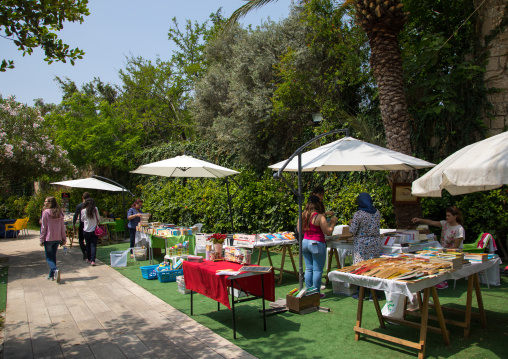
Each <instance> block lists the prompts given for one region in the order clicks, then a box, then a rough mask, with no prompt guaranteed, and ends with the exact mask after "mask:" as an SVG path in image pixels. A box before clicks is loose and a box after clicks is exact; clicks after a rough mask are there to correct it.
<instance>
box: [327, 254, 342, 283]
mask: <svg viewBox="0 0 508 359" xmlns="http://www.w3.org/2000/svg"><path fill="white" fill-rule="evenodd" d="M334 255H335V261H336V262H337V268H338V269H341V268H342V266H341V265H340V260H339V252H338V251H337V248H330V252H329V253H328V266H327V268H326V282H325V285H328V283H330V278H328V273H330V271H331V270H332V259H333V256H334Z"/></svg>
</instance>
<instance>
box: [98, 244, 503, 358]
mask: <svg viewBox="0 0 508 359" xmlns="http://www.w3.org/2000/svg"><path fill="white" fill-rule="evenodd" d="M128 246H129V244H128V243H121V244H117V245H111V246H107V247H99V248H98V258H99V259H100V260H101V261H103V262H104V263H106V264H109V253H110V252H111V251H112V250H125V249H127V248H128ZM257 255H258V252H257V250H256V251H255V253H254V254H253V258H256V259H257ZM271 257H272V260H273V263H274V265H275V266H278V265H279V263H280V259H281V255H280V254H277V253H275V254H273V255H272V256H271ZM162 258H163V257H162V256H161V257H156V259H158V260H159V261H160V260H162ZM295 260H296V261H298V258H297V256H296V255H295ZM148 264H149V263H148V261H144V262H135V261H134V260H132V259H130V258H129V259H128V265H127V267H125V268H116V269H117V270H118V271H119V272H120V273H122V274H123V275H125V276H126V277H127V278H129V279H131V280H132V281H133V282H135V283H137V284H139V285H141V286H142V287H143V288H145V289H147V290H148V291H150V292H151V293H153V294H154V295H156V296H157V297H159V298H161V299H162V300H164V301H165V302H166V303H168V304H170V305H171V306H173V307H174V308H176V309H178V310H180V311H181V312H183V313H185V314H187V315H190V296H189V295H183V294H181V293H179V292H178V291H177V285H176V283H175V282H170V283H160V282H159V281H158V280H145V279H143V278H142V276H141V270H140V269H139V267H140V266H142V265H148ZM261 265H268V260H267V258H266V257H262V260H261ZM297 265H298V263H297ZM286 266H287V267H286V268H289V267H290V261H289V260H288V259H286ZM276 274H278V273H276ZM501 278H502V279H501V281H502V283H501V286H500V287H493V286H491V289H490V290H489V289H487V286H486V285H483V284H482V285H481V287H482V296H483V303H484V307H485V310H486V313H487V323H488V328H487V329H483V328H482V327H481V325H480V323H479V321H478V320H477V319H476V318H475V317H473V319H472V325H471V334H470V337H469V338H468V339H465V338H464V335H463V333H464V331H463V329H461V328H459V327H456V326H452V325H448V326H447V327H448V330H449V331H450V340H451V345H450V346H449V347H447V346H446V345H444V343H443V340H442V337H441V335H439V334H434V333H431V332H429V333H428V334H427V348H426V357H428V358H431V357H433V358H500V357H506V355H507V350H506V348H507V346H506V340H508V305H506V303H507V300H508V289H507V288H508V278H507V277H501ZM323 281H324V278H323ZM450 282H451V285H450V288H448V289H445V290H441V291H439V296H440V301H441V303H442V304H443V305H447V306H451V307H457V308H464V306H465V303H466V289H467V288H466V281H465V280H459V281H457V287H456V289H453V281H450ZM297 286H298V280H297V279H296V278H295V276H293V275H291V274H284V278H283V281H282V285H278V284H276V286H275V297H276V298H285V297H286V293H288V292H289V291H290V290H291V289H293V288H295V287H297ZM331 287H332V286H331V284H329V285H328V287H327V289H325V290H324V291H323V293H325V294H326V298H325V299H323V300H321V306H322V307H328V308H330V312H329V313H323V312H314V313H310V314H306V315H299V314H293V313H290V312H286V313H282V314H277V315H273V316H269V317H268V318H267V331H266V332H264V331H263V321H262V317H261V315H260V313H259V309H260V308H261V302H260V301H258V300H255V301H251V302H247V303H243V304H240V305H238V306H235V309H236V314H237V321H236V323H237V324H236V326H237V339H236V340H235V339H233V330H232V326H233V322H232V317H231V311H229V310H227V309H226V308H225V307H223V306H222V305H221V310H220V311H217V303H216V302H215V301H213V300H211V299H209V298H206V297H204V296H202V295H195V296H194V315H193V316H192V318H193V319H195V320H196V321H197V322H199V323H201V324H203V325H205V326H206V327H208V328H210V329H211V330H213V331H214V332H216V333H217V334H219V335H221V336H222V337H224V338H226V339H228V340H230V341H231V342H233V343H234V344H236V345H238V346H239V347H241V348H242V349H244V350H246V351H247V352H249V353H250V354H252V355H254V356H256V357H258V358H262V359H265V358H267V359H272V358H273V359H276V358H277V359H278V358H296V357H300V358H335V357H340V358H369V359H370V358H387V357H389V358H393V359H395V358H414V357H415V355H416V350H413V349H410V348H407V347H404V346H401V345H396V344H393V343H389V342H385V341H382V340H378V339H375V338H371V337H362V339H361V340H360V341H358V342H356V341H355V339H354V332H353V327H354V326H355V323H356V311H357V306H358V302H357V301H356V300H354V299H353V298H350V297H345V296H340V295H335V294H333V291H332V289H331ZM384 303H385V302H384V300H383V301H381V303H380V304H381V306H383V305H384ZM267 305H268V303H267ZM476 308H477V306H476V297H475V296H474V294H473V311H476ZM431 314H434V315H435V313H434V312H433V311H431ZM445 316H446V317H447V318H453V319H457V320H460V319H461V317H454V316H450V314H449V313H445ZM408 318H409V317H408ZM414 319H415V320H416V321H417V320H419V319H418V318H414ZM429 325H433V326H438V323H437V322H434V321H430V320H429ZM362 327H364V328H367V329H372V330H375V331H378V332H380V333H385V334H389V335H394V336H397V337H400V338H403V339H406V340H410V341H414V342H418V340H419V330H417V329H414V328H409V327H406V326H395V325H389V324H387V328H386V329H381V328H379V322H378V319H377V316H376V313H375V310H374V304H373V303H372V302H368V301H366V302H365V303H364V310H363V321H362Z"/></svg>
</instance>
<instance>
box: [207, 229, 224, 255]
mask: <svg viewBox="0 0 508 359" xmlns="http://www.w3.org/2000/svg"><path fill="white" fill-rule="evenodd" d="M225 239H226V235H225V234H220V233H214V234H212V235H211V236H210V237H208V239H207V241H210V242H211V243H212V244H213V246H214V247H215V257H216V258H222V245H223V244H224V240H225Z"/></svg>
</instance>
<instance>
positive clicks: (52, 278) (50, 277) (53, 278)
mask: <svg viewBox="0 0 508 359" xmlns="http://www.w3.org/2000/svg"><path fill="white" fill-rule="evenodd" d="M46 279H47V280H55V277H52V276H50V275H48V276H47V277H46Z"/></svg>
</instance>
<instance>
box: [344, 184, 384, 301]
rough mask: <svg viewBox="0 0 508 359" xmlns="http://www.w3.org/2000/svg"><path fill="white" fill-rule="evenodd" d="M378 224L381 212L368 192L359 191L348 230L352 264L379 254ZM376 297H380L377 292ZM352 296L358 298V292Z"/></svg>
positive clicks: (379, 235) (379, 236)
mask: <svg viewBox="0 0 508 359" xmlns="http://www.w3.org/2000/svg"><path fill="white" fill-rule="evenodd" d="M380 225H381V213H379V211H378V210H377V208H376V207H374V204H373V203H372V197H371V196H370V194H368V193H365V192H362V193H360V194H359V195H358V210H357V211H356V212H355V213H354V214H353V218H352V219H351V220H350V221H349V231H350V232H351V234H352V235H353V264H356V263H358V262H362V261H365V260H367V259H372V258H378V257H379V256H380V255H381V233H380V231H379V227H380ZM358 289H359V288H358ZM377 297H378V299H381V297H380V295H379V293H377ZM353 298H354V299H358V298H359V292H357V293H356V294H353ZM370 299H372V297H371V298H370Z"/></svg>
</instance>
